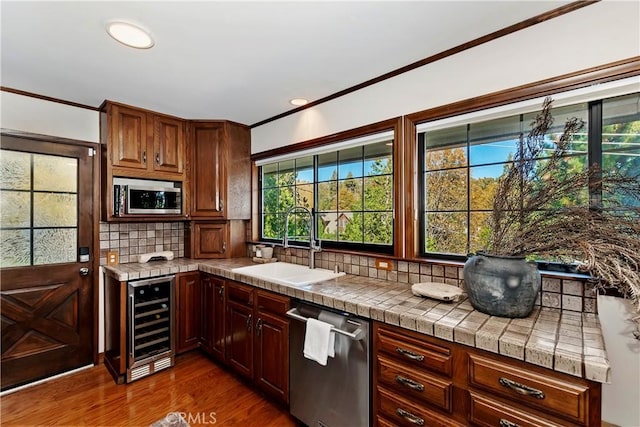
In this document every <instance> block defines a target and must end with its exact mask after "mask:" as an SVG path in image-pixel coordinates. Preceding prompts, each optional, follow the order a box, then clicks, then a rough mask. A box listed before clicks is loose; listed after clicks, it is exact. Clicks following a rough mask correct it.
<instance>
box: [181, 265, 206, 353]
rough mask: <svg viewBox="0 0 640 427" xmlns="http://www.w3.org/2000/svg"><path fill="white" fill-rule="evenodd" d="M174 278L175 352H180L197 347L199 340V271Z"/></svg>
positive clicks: (200, 322)
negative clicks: (175, 282)
mask: <svg viewBox="0 0 640 427" xmlns="http://www.w3.org/2000/svg"><path fill="white" fill-rule="evenodd" d="M176 279H177V287H178V288H177V290H176V317H177V322H176V323H177V325H176V326H177V327H176V354H180V353H184V352H185V351H188V350H193V349H194V348H197V347H198V344H199V342H200V327H201V324H202V321H201V319H200V300H201V286H200V273H199V272H198V271H195V272H192V273H183V274H179V275H177V276H176Z"/></svg>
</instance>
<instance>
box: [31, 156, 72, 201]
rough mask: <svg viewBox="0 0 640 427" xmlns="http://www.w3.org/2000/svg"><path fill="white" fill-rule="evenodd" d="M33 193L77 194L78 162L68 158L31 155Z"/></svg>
mask: <svg viewBox="0 0 640 427" xmlns="http://www.w3.org/2000/svg"><path fill="white" fill-rule="evenodd" d="M33 189H34V190H35V191H62V192H67V193H77V192H78V160H77V159H71V158H69V157H57V156H47V155H44V154H34V155H33Z"/></svg>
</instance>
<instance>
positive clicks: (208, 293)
mask: <svg viewBox="0 0 640 427" xmlns="http://www.w3.org/2000/svg"><path fill="white" fill-rule="evenodd" d="M202 285H203V287H202V295H203V305H202V307H203V308H202V322H203V324H202V339H201V348H202V350H203V351H205V352H206V353H207V354H209V355H211V356H212V357H214V358H215V359H217V360H218V361H221V362H223V363H225V364H226V365H227V366H229V367H230V368H231V369H232V370H234V371H235V372H237V373H238V374H240V375H242V376H243V377H245V378H247V379H250V380H253V381H254V383H255V384H256V385H257V386H258V387H259V388H260V389H261V390H262V391H264V392H265V393H267V394H269V395H270V396H272V397H273V398H275V399H277V400H278V401H280V402H282V403H285V404H287V403H288V402H289V321H288V319H287V317H286V315H285V313H286V312H287V310H289V306H290V299H289V298H288V297H286V296H282V295H276V294H274V293H272V292H269V291H264V290H261V289H256V288H254V287H252V286H249V285H245V284H242V283H238V282H234V281H232V280H225V279H222V278H220V277H217V276H214V275H211V274H208V273H202ZM221 313H223V315H221Z"/></svg>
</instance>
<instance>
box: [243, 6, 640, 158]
mask: <svg viewBox="0 0 640 427" xmlns="http://www.w3.org/2000/svg"><path fill="white" fill-rule="evenodd" d="M639 16H640V2H637V1H631V2H621V1H606V0H605V1H603V2H600V3H596V4H593V5H590V6H587V7H583V8H581V9H579V10H577V11H575V12H572V13H569V14H566V15H563V16H561V17H558V18H555V19H552V20H550V21H546V22H543V23H541V24H538V25H535V26H533V27H529V28H527V29H525V30H522V31H518V32H516V33H514V34H511V35H508V36H506V37H502V38H500V39H497V40H493V41H491V42H489V43H485V44H484V45H481V46H478V47H476V48H473V49H470V50H467V51H464V52H461V53H458V54H456V55H454V56H450V57H448V58H445V59H443V60H440V61H437V62H434V63H432V64H428V65H426V66H423V67H421V68H418V69H415V70H413V71H410V72H408V73H404V74H402V75H399V76H397V77H394V78H392V79H388V80H385V81H383V82H380V83H378V84H376V85H373V86H369V87H366V88H364V89H361V90H359V91H357V92H354V93H351V94H348V95H346V96H343V97H340V98H337V99H334V100H332V101H329V102H326V103H323V104H320V105H318V106H315V107H312V108H309V109H306V110H303V111H301V112H299V113H296V114H294V115H290V116H287V117H284V118H282V119H280V120H277V121H274V122H271V123H267V124H265V125H262V126H259V127H257V128H254V129H252V131H251V152H252V153H259V152H262V151H266V150H270V149H273V148H277V147H281V146H286V145H289V144H293V143H296V142H301V141H306V140H309V139H313V138H317V137H320V136H325V135H330V134H333V133H336V132H340V131H344V130H348V129H353V128H356V127H358V126H363V125H367V124H371V123H375V122H378V121H381V120H386V119H390V118H393V117H397V116H401V115H405V114H408V113H414V112H417V111H422V110H426V109H428V108H432V107H437V106H440V105H444V104H448V103H451V102H455V101H459V100H463V99H467V98H471V97H475V96H479V95H484V94H487V93H491V92H495V91H499V90H504V89H509V88H512V87H515V86H519V85H522V84H527V83H531V82H534V81H538V80H542V79H545V78H551V77H556V76H559V75H562V74H566V73H570V72H573V71H578V70H582V69H585V68H589V67H594V66H599V65H603V64H606V63H609V62H614V61H617V60H621V59H627V58H631V57H634V56H637V55H640V18H639Z"/></svg>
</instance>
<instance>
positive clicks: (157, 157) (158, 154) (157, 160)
mask: <svg viewBox="0 0 640 427" xmlns="http://www.w3.org/2000/svg"><path fill="white" fill-rule="evenodd" d="M159 164H160V153H156V165H159Z"/></svg>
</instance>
